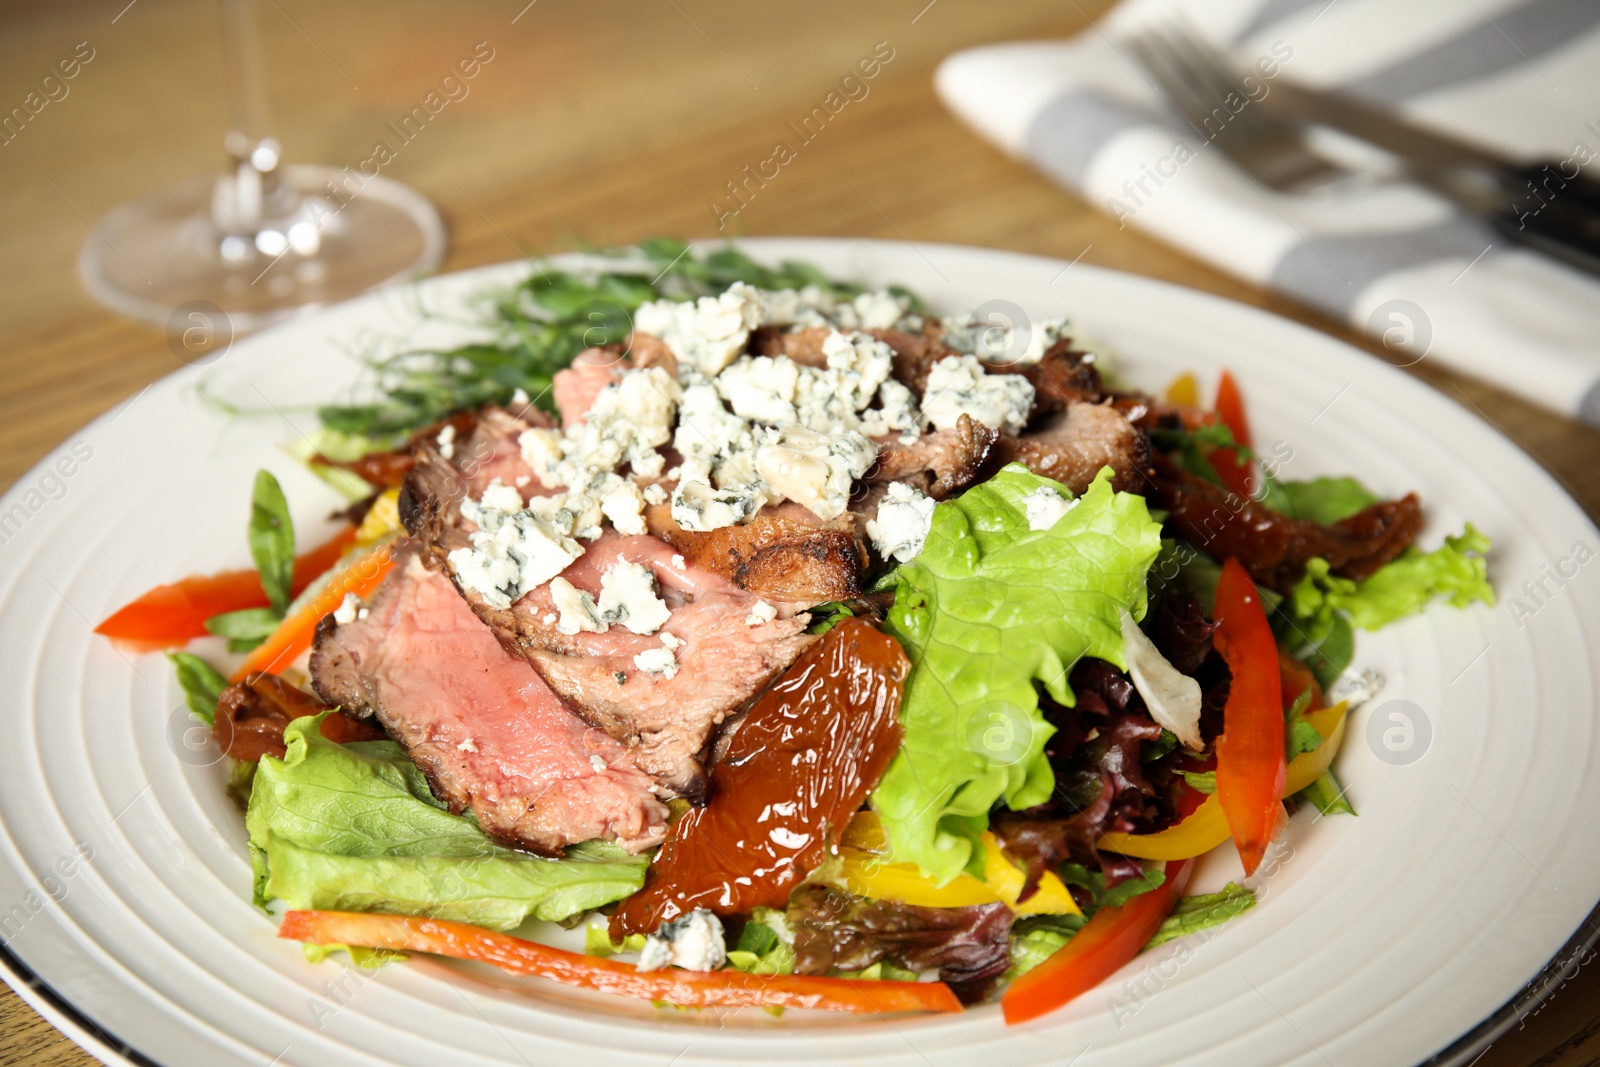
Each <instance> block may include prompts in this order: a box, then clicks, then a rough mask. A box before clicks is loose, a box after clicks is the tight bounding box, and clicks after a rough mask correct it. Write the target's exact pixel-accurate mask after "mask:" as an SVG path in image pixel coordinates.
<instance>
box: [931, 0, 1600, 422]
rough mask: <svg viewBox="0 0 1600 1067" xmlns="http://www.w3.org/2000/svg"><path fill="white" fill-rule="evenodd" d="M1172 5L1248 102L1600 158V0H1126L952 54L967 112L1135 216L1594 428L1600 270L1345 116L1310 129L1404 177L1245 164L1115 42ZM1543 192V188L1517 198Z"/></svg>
mask: <svg viewBox="0 0 1600 1067" xmlns="http://www.w3.org/2000/svg"><path fill="white" fill-rule="evenodd" d="M1174 17H1180V18H1183V19H1185V20H1186V21H1187V22H1188V23H1189V24H1190V25H1191V27H1193V28H1197V29H1199V30H1200V31H1201V32H1202V33H1204V34H1205V35H1206V36H1208V37H1210V38H1211V39H1212V40H1213V41H1214V42H1216V43H1219V44H1224V45H1226V46H1227V48H1228V49H1229V51H1230V52H1232V53H1233V55H1234V56H1235V57H1236V59H1237V60H1238V61H1239V63H1240V66H1241V69H1242V70H1243V69H1248V70H1249V71H1250V72H1251V74H1252V79H1251V81H1249V82H1246V84H1245V86H1244V89H1245V92H1244V93H1243V94H1241V96H1240V97H1239V98H1237V99H1236V100H1235V101H1234V102H1233V105H1232V106H1234V107H1236V108H1240V109H1242V107H1248V106H1253V105H1254V104H1255V103H1256V102H1257V101H1259V100H1261V99H1264V94H1268V93H1270V92H1271V89H1272V85H1273V83H1274V81H1275V80H1276V79H1278V78H1283V79H1287V80H1292V81H1294V82H1296V83H1298V84H1301V85H1304V86H1306V87H1309V88H1317V89H1339V90H1341V91H1345V92H1349V93H1352V94H1356V95H1359V96H1363V97H1366V98H1368V99H1371V100H1374V101H1377V102H1381V103H1383V104H1385V105H1389V106H1393V107H1394V108H1396V109H1398V110H1399V111H1400V112H1401V113H1402V114H1403V115H1405V116H1406V117H1407V118H1408V119H1410V120H1411V121H1414V122H1417V123H1419V124H1423V125H1427V126H1429V127H1431V128H1435V129H1438V130H1439V131H1440V132H1443V133H1447V134H1450V135H1453V136H1456V137H1458V138H1460V139H1463V140H1467V141H1470V142H1475V143H1478V144H1480V145H1482V146H1484V147H1487V148H1492V149H1495V150H1497V151H1499V152H1501V153H1503V154H1506V155H1508V156H1510V157H1512V158H1516V159H1521V160H1526V161H1533V160H1549V161H1553V162H1557V163H1562V164H1565V165H1566V166H1567V168H1568V173H1569V174H1570V173H1571V169H1570V168H1571V167H1573V166H1582V167H1583V169H1584V171H1585V172H1586V173H1588V174H1590V175H1595V174H1597V173H1600V0H1405V2H1404V3H1396V2H1395V0H1124V2H1123V3H1122V4H1120V5H1118V6H1117V7H1116V8H1114V9H1113V10H1112V11H1111V12H1110V13H1109V14H1108V15H1107V16H1106V17H1105V18H1104V19H1103V20H1101V22H1100V23H1099V24H1097V25H1095V26H1091V27H1090V28H1089V29H1087V30H1085V31H1084V32H1083V33H1081V34H1079V35H1078V36H1077V37H1076V38H1074V39H1072V40H1068V41H1025V42H1017V43H1012V44H1003V45H993V46H986V47H982V48H974V49H971V50H969V51H964V52H959V53H957V54H955V55H953V56H951V57H949V58H948V59H947V60H945V62H944V63H943V65H942V66H941V67H940V68H939V73H938V87H939V92H940V94H941V96H942V97H943V98H944V100H945V102H946V104H947V105H948V106H949V107H950V108H951V109H952V110H953V111H955V112H956V113H957V114H958V115H960V116H961V117H962V118H963V119H964V120H965V121H967V122H968V123H970V124H971V125H972V126H973V127H974V128H975V129H976V130H978V131H979V132H980V133H982V134H983V135H984V136H985V137H987V138H989V139H990V140H992V141H994V142H995V143H996V144H997V145H999V146H1000V147H1001V148H1002V149H1004V150H1005V151H1007V152H1009V153H1011V154H1013V155H1015V156H1017V157H1019V158H1022V159H1025V160H1027V161H1028V162H1030V163H1032V164H1033V165H1034V166H1036V167H1038V168H1039V169H1040V170H1043V171H1044V172H1045V173H1046V174H1049V175H1050V176H1051V177H1053V178H1055V179H1056V180H1058V181H1060V182H1061V183H1063V184H1064V185H1067V186H1068V187H1070V188H1072V189H1073V190H1075V191H1076V192H1077V193H1079V194H1080V195H1081V196H1083V197H1084V198H1086V199H1087V200H1089V201H1090V202H1091V203H1093V204H1095V205H1096V206H1098V207H1100V208H1102V209H1103V210H1105V211H1106V212H1107V213H1108V214H1110V215H1112V216H1113V217H1115V218H1117V219H1118V220H1119V222H1121V223H1122V224H1123V225H1127V226H1135V227H1138V228H1140V229H1142V230H1145V231H1147V232H1149V233H1151V234H1153V235H1154V236H1156V237H1159V238H1160V239H1162V240H1164V241H1167V242H1168V243H1170V244H1173V245H1177V246H1178V247H1179V248H1182V249H1183V250H1185V251H1186V252H1188V253H1190V254H1191V255H1193V256H1195V257H1197V258H1199V259H1203V260H1206V261H1207V262H1210V263H1212V264H1214V265H1215V266H1217V267H1220V268H1222V269H1223V270H1226V271H1229V272H1231V273H1233V274H1236V275H1238V276H1240V277H1242V278H1245V279H1247V280H1249V281H1252V282H1256V283H1259V284H1261V285H1265V286H1269V287H1271V288H1273V289H1276V290H1279V291H1281V292H1284V293H1287V294H1289V295H1291V296H1294V297H1296V298H1298V299H1299V300H1302V301H1304V302H1305V303H1307V304H1310V305H1311V306H1313V307H1316V308H1320V309H1321V310H1323V311H1326V312H1329V313H1331V314H1333V315H1336V316H1338V317H1340V318H1343V319H1347V320H1348V321H1350V322H1352V323H1354V324H1356V325H1357V326H1359V327H1362V328H1365V329H1367V330H1368V331H1370V332H1371V333H1372V334H1374V335H1375V336H1377V337H1378V338H1380V339H1382V340H1383V341H1384V342H1385V344H1386V346H1387V347H1388V348H1389V350H1390V352H1391V353H1392V362H1396V363H1400V364H1409V363H1415V362H1418V361H1420V360H1421V359H1424V358H1427V359H1435V360H1438V361H1439V362H1440V363H1442V364H1446V365H1448V366H1450V367H1452V368H1454V369H1456V370H1459V371H1462V372H1464V373H1467V374H1471V375H1474V376H1476V377H1479V378H1482V379H1485V380H1487V381H1490V382H1493V383H1495V384H1496V385H1499V386H1501V387H1502V388H1505V389H1507V390H1509V391H1511V392H1513V393H1517V394H1520V395H1521V396H1524V397H1527V398H1528V399H1530V400H1533V401H1535V402H1537V403H1540V404H1543V405H1545V406H1547V407H1550V408H1553V409H1555V410H1557V411H1560V412H1562V413H1564V414H1566V415H1569V416H1574V417H1576V418H1579V419H1582V420H1583V421H1585V422H1588V423H1590V424H1591V425H1595V426H1600V277H1597V276H1594V275H1590V274H1586V273H1584V272H1583V271H1580V270H1577V269H1574V268H1571V267H1568V266H1566V265H1565V264H1562V263H1560V262H1558V261H1556V260H1553V259H1549V258H1547V257H1545V256H1542V255H1539V254H1537V253H1533V252H1530V251H1526V250H1524V249H1522V248H1521V247H1520V246H1518V245H1516V244H1514V243H1512V242H1510V241H1509V240H1508V239H1507V238H1505V237H1504V236H1502V235H1500V234H1498V233H1496V232H1495V231H1494V230H1492V229H1491V228H1489V227H1488V226H1487V225H1485V224H1483V223H1482V222H1479V221H1478V220H1476V219H1473V218H1470V217H1467V216H1464V215H1463V214H1461V213H1460V212H1459V211H1458V210H1457V209H1456V208H1455V207H1454V206H1453V205H1452V204H1450V203H1449V202H1448V201H1446V200H1444V199H1442V198H1440V197H1438V196H1436V195H1435V194H1433V193H1431V192H1429V191H1428V190H1426V189H1423V188H1421V187H1419V186H1416V185H1413V184H1411V183H1408V182H1405V181H1401V180H1398V179H1396V178H1394V177H1393V176H1392V174H1393V172H1394V170H1395V161H1394V160H1393V158H1392V157H1389V156H1387V155H1385V154H1384V153H1382V152H1379V151H1377V150H1376V149H1373V148H1371V147H1369V146H1367V145H1365V144H1364V143H1362V142H1358V141H1354V140H1353V139H1351V138H1347V137H1343V136H1341V135H1339V134H1337V133H1334V132H1333V131H1325V130H1317V131H1314V136H1315V137H1316V138H1317V139H1318V143H1319V144H1320V145H1321V146H1322V147H1324V148H1326V149H1327V150H1329V151H1330V152H1333V153H1335V154H1338V155H1339V156H1340V157H1341V158H1343V159H1347V160H1349V161H1351V162H1361V163H1363V164H1365V165H1368V166H1374V167H1378V168H1380V169H1387V170H1388V171H1389V172H1390V176H1386V177H1351V178H1347V179H1340V180H1339V181H1337V182H1335V183H1333V184H1331V185H1326V186H1322V187H1319V188H1317V189H1315V190H1313V191H1311V192H1309V193H1304V194H1293V195H1291V194H1286V193H1280V192H1276V191H1274V190H1271V189H1269V188H1267V187H1266V186H1264V185H1261V184H1260V183H1259V182H1252V181H1251V180H1249V179H1247V178H1246V177H1245V175H1244V173H1243V172H1242V171H1240V170H1239V169H1238V168H1236V167H1235V166H1233V165H1232V164H1231V163H1230V162H1229V161H1228V160H1227V158H1226V157H1224V156H1223V155H1222V153H1221V152H1220V151H1219V150H1218V149H1217V148H1216V147H1215V146H1213V145H1210V144H1209V143H1208V138H1207V136H1206V135H1202V133H1199V132H1197V131H1195V130H1194V129H1193V128H1192V127H1190V126H1188V125H1187V124H1186V123H1184V122H1183V121H1182V120H1181V119H1180V118H1178V117H1177V115H1176V113H1174V112H1173V111H1172V110H1171V109H1170V108H1169V107H1168V106H1167V105H1166V104H1165V103H1164V102H1163V101H1162V99H1161V98H1160V95H1159V94H1158V92H1157V91H1156V90H1155V88H1154V87H1153V86H1152V85H1151V84H1150V83H1149V81H1148V80H1147V79H1146V78H1145V77H1144V76H1143V74H1141V73H1140V72H1139V71H1138V69H1137V68H1136V67H1134V66H1133V64H1132V63H1131V61H1130V60H1129V58H1128V56H1129V53H1128V50H1127V48H1126V47H1125V46H1124V45H1123V44H1122V43H1121V41H1122V40H1123V39H1124V35H1126V34H1129V33H1130V32H1133V31H1136V30H1137V29H1138V28H1140V27H1141V26H1147V25H1152V24H1159V23H1164V22H1168V21H1170V20H1171V19H1172V18H1174ZM1218 128H1219V129H1220V125H1219V127H1218ZM1210 135H1211V136H1214V132H1213V133H1211V134H1210ZM1538 203H1539V200H1538V199H1537V198H1536V197H1535V195H1534V192H1533V191H1532V190H1530V191H1529V194H1528V197H1527V199H1526V202H1525V204H1524V205H1523V210H1533V209H1536V208H1537V205H1538Z"/></svg>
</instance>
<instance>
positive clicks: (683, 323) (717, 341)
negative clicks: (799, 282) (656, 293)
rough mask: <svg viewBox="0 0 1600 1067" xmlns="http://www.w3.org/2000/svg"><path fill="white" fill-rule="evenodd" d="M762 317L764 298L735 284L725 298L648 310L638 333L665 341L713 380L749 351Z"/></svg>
mask: <svg viewBox="0 0 1600 1067" xmlns="http://www.w3.org/2000/svg"><path fill="white" fill-rule="evenodd" d="M762 313H763V301H762V299H761V293H760V292H759V291H758V290H757V289H756V288H755V287H753V286H750V285H746V284H745V283H744V282H734V283H733V285H731V286H729V287H728V291H727V292H725V293H723V294H722V295H721V296H702V297H701V298H700V299H699V300H695V301H684V302H683V303H677V302H674V301H670V300H656V301H652V302H650V303H647V304H642V305H640V307H639V310H637V311H636V312H634V315H633V327H634V329H636V330H639V331H642V332H644V333H649V334H654V335H655V336H657V337H659V338H661V340H662V341H664V342H666V345H667V347H668V348H670V349H672V353H673V355H675V356H677V357H678V359H679V360H680V361H681V362H683V363H685V364H687V365H688V366H690V367H693V368H694V369H695V370H697V371H699V372H700V373H701V374H703V375H705V376H706V377H708V378H710V377H714V376H715V375H716V374H717V373H718V372H719V371H721V370H722V368H724V367H726V366H727V365H728V364H730V363H732V362H733V361H734V360H735V359H737V358H738V356H739V354H740V353H741V352H743V351H744V349H745V345H746V344H747V343H748V342H749V340H750V331H751V330H752V329H754V328H755V327H757V326H759V325H761V321H762V317H763V314H762Z"/></svg>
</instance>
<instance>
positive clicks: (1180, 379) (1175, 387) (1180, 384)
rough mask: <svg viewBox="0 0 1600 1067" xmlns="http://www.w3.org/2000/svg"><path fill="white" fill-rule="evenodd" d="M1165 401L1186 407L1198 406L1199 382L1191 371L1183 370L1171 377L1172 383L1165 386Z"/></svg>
mask: <svg viewBox="0 0 1600 1067" xmlns="http://www.w3.org/2000/svg"><path fill="white" fill-rule="evenodd" d="M1166 398H1167V403H1169V404H1177V405H1179V406H1181V407H1186V408H1197V407H1199V406H1200V383H1199V381H1198V380H1196V379H1195V376H1194V372H1193V371H1184V372H1183V373H1182V374H1180V375H1178V376H1177V377H1176V378H1174V379H1172V384H1170V385H1168V386H1167V392H1166Z"/></svg>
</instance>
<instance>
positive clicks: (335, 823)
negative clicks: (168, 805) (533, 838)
mask: <svg viewBox="0 0 1600 1067" xmlns="http://www.w3.org/2000/svg"><path fill="white" fill-rule="evenodd" d="M325 717H326V713H325V714H324V715H317V716H307V717H305V718H301V719H296V720H294V721H293V722H291V723H290V724H289V725H288V726H287V727H285V728H284V734H283V737H284V742H285V744H286V745H287V746H288V751H287V753H286V754H285V755H284V758H283V759H281V760H279V759H274V758H273V757H271V756H266V757H263V758H262V760H261V764H260V767H259V769H258V770H257V771H256V776H255V785H254V789H253V790H252V791H251V794H250V808H249V811H248V813H247V815H246V817H245V825H246V827H247V828H248V830H249V831H250V851H251V860H252V863H253V865H254V867H255V872H256V884H255V898H256V903H257V904H260V905H262V906H263V907H264V906H265V905H266V904H267V902H268V901H269V900H273V899H277V900H282V901H283V902H284V903H285V904H287V905H288V906H289V907H290V908H329V909H335V910H341V911H381V912H389V913H394V914H401V915H427V916H430V917H433V918H440V919H456V920H460V921H463V922H470V923H476V924H477V925H479V926H487V927H490V928H492V929H496V930H509V929H512V928H514V927H516V926H519V925H521V924H522V923H523V922H524V921H526V920H527V919H529V918H533V919H547V920H552V921H553V920H560V919H566V918H570V917H571V916H573V915H576V914H578V913H580V912H584V911H588V910H590V909H592V908H597V907H599V906H601V905H602V904H608V903H610V902H612V901H614V900H620V899H621V898H623V897H625V896H628V895H629V894H630V893H633V892H635V891H637V890H638V889H639V887H640V886H641V885H642V884H643V882H644V871H645V866H646V864H647V862H648V861H647V860H646V858H645V857H643V856H637V857H636V856H629V855H627V854H626V853H625V852H623V851H622V850H621V849H620V848H617V847H615V846H612V845H604V844H601V843H599V842H586V843H585V844H584V845H582V846H577V847H574V848H573V849H570V850H568V855H567V858H566V859H563V860H550V859H541V858H538V857H534V856H529V855H526V854H524V853H520V852H515V851H512V850H511V849H507V848H502V847H501V846H499V845H496V844H494V843H493V842H492V841H490V840H489V838H488V837H487V836H486V835H485V834H484V833H483V832H482V831H481V830H479V829H478V827H477V825H476V824H475V823H474V822H473V821H472V820H471V819H469V818H464V817H462V816H458V815H452V814H450V812H449V811H447V810H445V808H444V806H443V805H441V804H440V803H439V801H438V800H436V799H435V798H434V797H433V794H432V793H431V792H430V791H429V789H428V783H427V780H426V779H425V778H424V777H423V775H422V772H421V771H419V770H417V768H416V766H415V765H414V764H412V762H411V761H410V760H409V759H407V758H406V756H405V753H404V752H403V751H402V750H401V748H400V746H399V745H396V744H394V743H393V742H389V741H372V742H363V743H360V744H352V745H338V744H334V743H333V742H332V741H328V740H326V739H325V738H324V737H323V736H322V733H321V731H320V729H319V728H318V727H319V724H320V723H321V721H322V719H323V718H325Z"/></svg>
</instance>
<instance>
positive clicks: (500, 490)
mask: <svg viewBox="0 0 1600 1067" xmlns="http://www.w3.org/2000/svg"><path fill="white" fill-rule="evenodd" d="M478 503H479V505H480V506H482V507H486V508H495V509H497V510H499V511H504V512H506V513H508V514H509V513H510V512H513V511H521V510H522V494H521V493H519V492H517V490H516V489H514V488H512V487H511V486H509V485H507V484H505V483H504V482H502V481H501V480H500V479H499V478H496V479H495V480H494V481H492V482H490V483H489V488H487V489H485V490H484V491H483V496H482V497H481V498H480V499H479V500H478Z"/></svg>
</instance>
